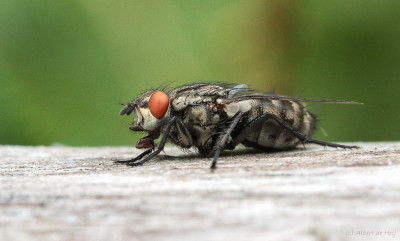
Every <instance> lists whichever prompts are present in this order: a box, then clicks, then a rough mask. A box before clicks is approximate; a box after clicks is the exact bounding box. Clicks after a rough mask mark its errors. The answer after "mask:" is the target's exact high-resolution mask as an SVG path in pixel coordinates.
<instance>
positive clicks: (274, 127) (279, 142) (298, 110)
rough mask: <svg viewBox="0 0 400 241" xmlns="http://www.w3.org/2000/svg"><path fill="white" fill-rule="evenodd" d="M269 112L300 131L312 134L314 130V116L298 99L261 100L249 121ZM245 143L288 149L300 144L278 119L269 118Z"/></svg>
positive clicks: (254, 108)
mask: <svg viewBox="0 0 400 241" xmlns="http://www.w3.org/2000/svg"><path fill="white" fill-rule="evenodd" d="M265 113H269V114H271V115H274V116H275V117H278V118H279V119H281V120H283V121H284V122H285V123H286V124H289V125H290V126H292V127H293V128H294V129H295V130H297V131H298V132H300V133H302V134H305V135H307V136H311V135H312V132H313V131H314V117H313V116H312V115H311V114H310V113H309V112H308V111H307V110H306V109H305V107H304V106H303V105H302V104H301V103H299V102H296V101H288V100H271V101H259V103H258V106H257V107H253V111H251V112H250V113H249V121H250V122H251V119H254V118H256V117H257V116H258V117H260V116H262V115H263V114H265ZM244 144H245V145H248V146H253V147H261V148H276V149H286V148H292V147H295V146H296V145H297V144H299V139H298V138H296V137H295V136H294V135H293V133H291V131H289V130H287V129H286V128H284V127H283V126H282V125H281V124H279V123H278V122H277V121H276V120H274V119H272V118H269V119H267V120H266V121H265V122H264V123H262V124H261V125H259V126H258V127H256V128H255V129H254V131H253V132H252V133H251V134H250V135H249V136H248V137H247V138H246V141H245V142H244Z"/></svg>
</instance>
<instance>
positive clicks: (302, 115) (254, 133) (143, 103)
mask: <svg viewBox="0 0 400 241" xmlns="http://www.w3.org/2000/svg"><path fill="white" fill-rule="evenodd" d="M303 102H325V103H342V104H362V103H359V102H354V101H344V100H326V99H308V98H295V97H286V96H280V95H276V94H273V93H255V92H254V91H253V90H252V89H250V88H248V86H247V85H237V86H234V87H232V86H230V85H227V84H210V83H196V84H188V85H183V86H179V87H177V88H174V89H172V90H170V91H167V92H162V91H160V90H157V89H152V90H149V91H147V92H145V93H144V94H142V95H141V96H140V97H139V98H137V99H136V100H135V101H133V102H131V103H128V104H127V105H125V106H124V108H123V109H122V110H121V112H120V114H121V115H130V114H131V113H132V112H134V114H135V117H134V121H133V123H132V127H130V129H131V130H132V131H140V132H147V134H148V135H147V136H145V137H143V138H141V139H140V140H139V141H138V142H137V144H136V148H138V149H146V150H145V151H144V152H143V153H141V154H140V155H138V156H137V157H135V158H133V159H130V160H126V161H118V163H124V164H127V165H130V166H137V165H142V164H143V163H146V162H147V161H149V160H151V159H152V158H153V157H155V156H157V155H158V154H159V153H160V152H161V151H162V150H163V149H164V146H165V143H166V142H167V141H170V142H172V143H174V144H175V145H178V146H180V147H182V148H185V149H186V148H191V147H195V148H196V149H197V150H198V152H199V153H201V154H204V155H208V156H213V160H212V162H211V166H210V168H212V169H215V168H216V165H217V160H218V157H219V155H220V153H221V152H222V151H223V150H233V149H235V147H236V146H237V145H239V144H242V145H244V146H246V147H252V148H255V149H259V150H264V151H271V150H285V149H293V148H295V147H296V146H297V145H299V144H301V143H303V144H304V143H315V144H318V145H322V146H329V147H339V148H357V146H347V145H342V144H336V143H329V142H324V141H319V140H315V139H312V138H311V137H312V134H313V132H314V130H315V121H316V120H315V117H314V116H313V115H312V114H311V113H310V112H309V111H308V110H307V109H306V106H305V105H304V104H303ZM160 136H162V137H161V140H160V142H159V144H158V145H155V143H154V141H155V140H156V139H158V138H159V137H160Z"/></svg>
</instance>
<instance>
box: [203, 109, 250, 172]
mask: <svg viewBox="0 0 400 241" xmlns="http://www.w3.org/2000/svg"><path fill="white" fill-rule="evenodd" d="M242 115H243V113H242V112H238V113H237V115H236V116H235V119H233V122H232V123H231V125H230V126H229V128H228V130H227V131H226V133H225V135H224V137H223V138H222V140H221V141H220V142H219V143H218V144H217V146H215V148H214V150H213V151H215V154H214V158H213V160H212V162H211V166H210V168H211V169H215V168H217V160H218V157H219V154H220V153H221V151H222V150H223V149H224V148H225V145H226V142H227V141H228V138H229V136H230V135H231V133H232V131H233V129H235V127H236V125H237V124H238V123H239V120H240V118H241V117H242Z"/></svg>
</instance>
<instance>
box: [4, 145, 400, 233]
mask: <svg viewBox="0 0 400 241" xmlns="http://www.w3.org/2000/svg"><path fill="white" fill-rule="evenodd" d="M347 144H351V145H353V144H356V145H359V146H361V149H357V150H341V149H333V148H323V147H319V146H314V145H310V146H307V148H306V149H303V148H300V149H297V150H294V151H286V152H275V153H257V152H252V151H247V150H242V151H235V152H228V153H225V155H224V156H223V157H222V158H221V159H220V161H219V163H218V169H217V170H216V171H215V172H210V170H209V165H210V161H211V160H210V159H209V158H205V157H199V156H197V155H195V153H184V152H181V151H180V150H179V149H177V148H174V147H167V148H166V150H165V153H164V154H162V155H160V156H159V157H158V158H157V159H155V160H153V161H151V162H149V163H147V164H145V165H143V166H140V167H135V168H130V167H127V166H124V165H118V164H115V163H114V162H113V161H114V160H124V159H129V158H131V157H134V156H135V155H137V154H138V153H140V152H139V151H138V150H135V149H134V148H131V147H100V148H83V147H82V148H73V147H59V146H54V147H23V146H0V240H107V241H109V240H293V239H295V240H398V239H400V205H399V203H400V142H393V143H347Z"/></svg>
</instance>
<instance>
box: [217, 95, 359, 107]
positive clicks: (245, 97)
mask: <svg viewBox="0 0 400 241" xmlns="http://www.w3.org/2000/svg"><path fill="white" fill-rule="evenodd" d="M250 99H267V100H290V101H300V102H321V103H338V104H356V105H363V103H361V102H357V101H347V100H328V99H310V98H298V97H287V96H280V95H276V94H273V93H265V94H244V95H240V96H237V97H233V98H230V99H229V100H225V102H226V103H229V102H237V101H242V100H250Z"/></svg>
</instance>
